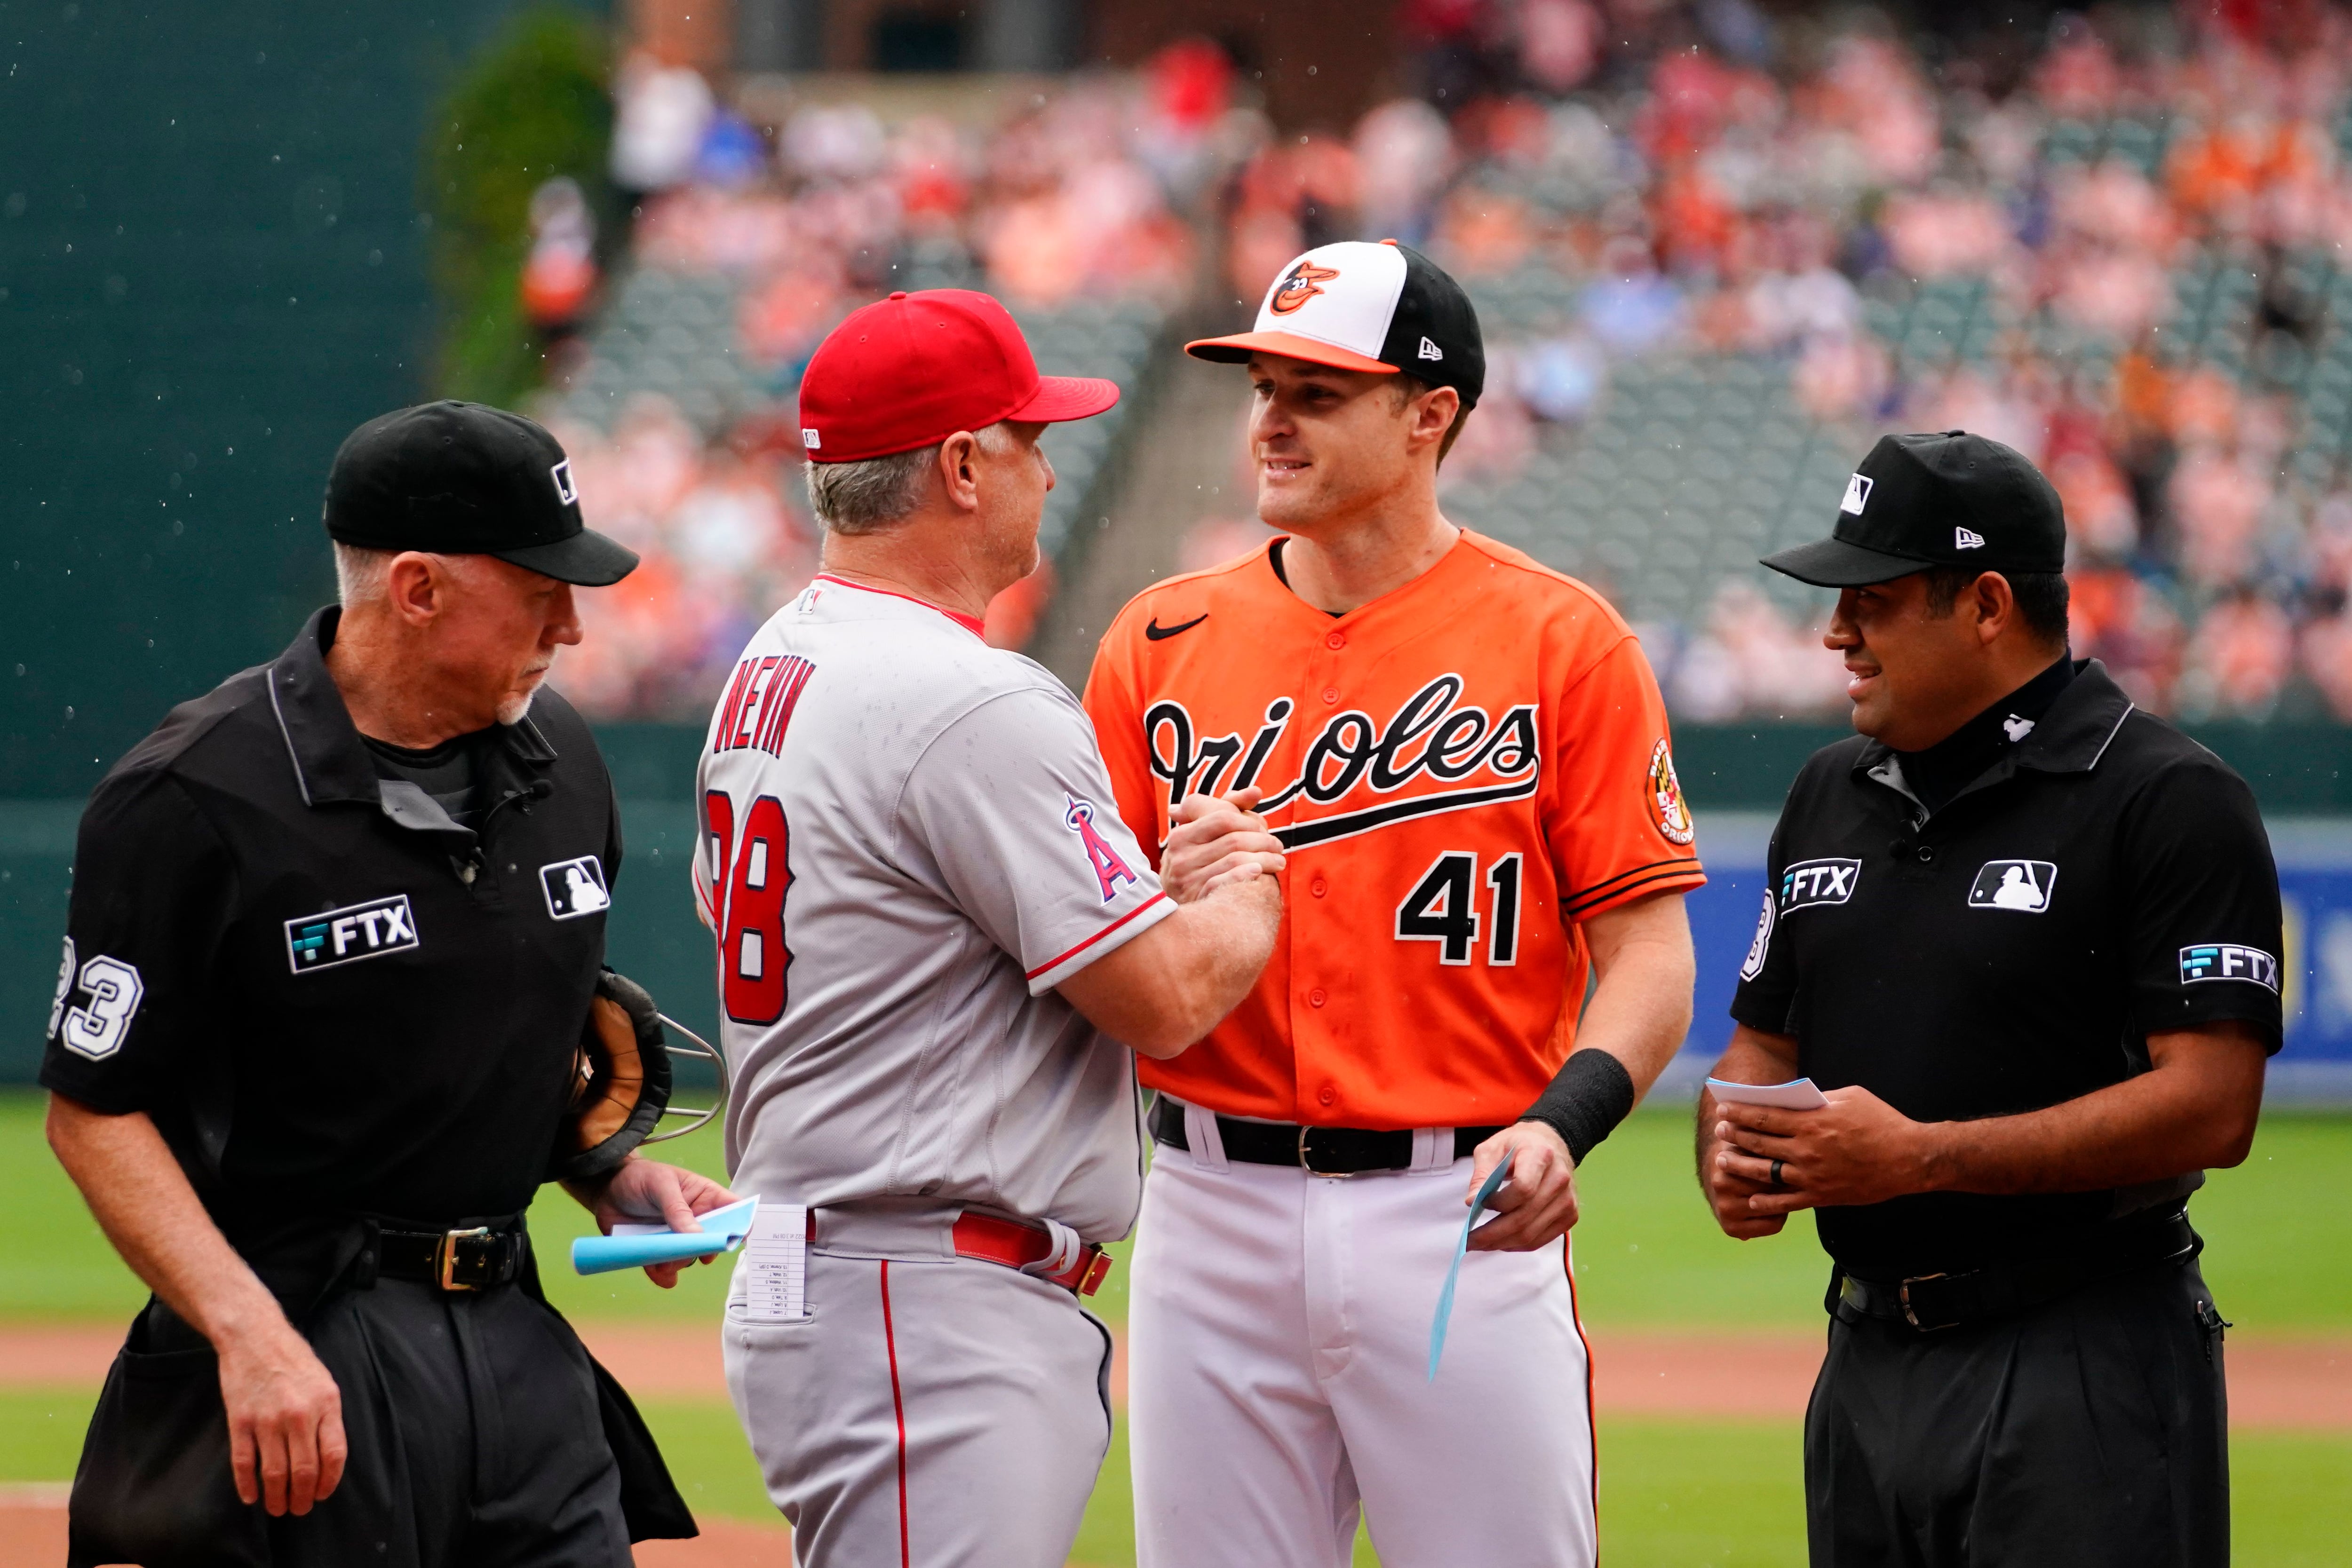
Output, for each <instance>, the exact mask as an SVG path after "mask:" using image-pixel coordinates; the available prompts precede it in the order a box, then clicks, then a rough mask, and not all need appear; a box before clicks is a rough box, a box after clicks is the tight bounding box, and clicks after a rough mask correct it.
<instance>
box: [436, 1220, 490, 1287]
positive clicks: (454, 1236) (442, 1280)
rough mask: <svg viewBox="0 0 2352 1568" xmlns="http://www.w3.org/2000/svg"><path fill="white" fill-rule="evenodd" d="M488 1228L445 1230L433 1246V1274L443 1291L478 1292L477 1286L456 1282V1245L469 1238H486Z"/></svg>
mask: <svg viewBox="0 0 2352 1568" xmlns="http://www.w3.org/2000/svg"><path fill="white" fill-rule="evenodd" d="M489 1233H490V1228H489V1227H488V1226H487V1225H477V1226H475V1227H474V1228H472V1229H471V1230H445V1231H443V1232H442V1233H441V1239H440V1240H438V1241H436V1242H435V1243H434V1244H433V1274H434V1278H435V1281H436V1282H437V1283H438V1284H439V1285H440V1287H441V1288H442V1289H443V1290H445V1291H478V1290H480V1289H481V1287H480V1286H479V1285H462V1284H459V1283H458V1282H457V1243H458V1242H460V1241H462V1240H464V1239H467V1237H471V1236H488V1234H489Z"/></svg>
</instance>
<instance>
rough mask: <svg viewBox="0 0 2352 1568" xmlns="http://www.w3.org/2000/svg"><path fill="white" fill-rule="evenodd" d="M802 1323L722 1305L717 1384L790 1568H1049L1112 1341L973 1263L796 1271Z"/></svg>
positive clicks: (1088, 1449) (1065, 1543) (1029, 1289)
mask: <svg viewBox="0 0 2352 1568" xmlns="http://www.w3.org/2000/svg"><path fill="white" fill-rule="evenodd" d="M808 1308H809V1315H808V1316H807V1317H806V1318H804V1319H802V1320H800V1321H798V1322H782V1323H763V1322H746V1321H745V1318H744V1313H743V1310H742V1305H741V1302H740V1298H739V1299H738V1300H736V1301H730V1303H729V1305H728V1309H727V1326H726V1331H725V1334H726V1356H727V1389H728V1393H729V1394H730V1396H732V1398H733V1399H734V1401H735V1413H736V1415H737V1416H738V1417H739V1418H740V1420H741V1421H742V1423H743V1430H744V1432H745V1433H746V1434H747V1435H748V1436H749V1437H750V1438H751V1449H752V1452H753V1453H754V1454H756V1455H757V1456H758V1457H759V1460H760V1469H761V1474H762V1475H763V1476H764V1477H765V1479H766V1480H767V1485H768V1496H769V1497H770V1498H772V1499H773V1500H774V1501H775V1504H776V1506H777V1508H779V1509H781V1510H782V1511H783V1515H784V1517H785V1519H787V1520H789V1521H791V1522H792V1526H793V1549H794V1556H795V1558H796V1560H797V1561H798V1563H800V1568H1062V1564H1064V1563H1066V1562H1067V1561H1068V1560H1069V1554H1070V1544H1071V1542H1073V1541H1074V1540H1076V1537H1077V1532H1078V1521H1079V1517H1080V1515H1082V1514H1083V1513H1084V1512H1085V1511H1086V1505H1087V1496H1088V1495H1089V1494H1090V1493H1091V1492H1092V1491H1093V1490H1094V1485H1095V1478H1096V1476H1097V1473H1098V1472H1099V1471H1100V1470H1101V1469H1102V1461H1103V1455H1104V1453H1105V1451H1106V1450H1107V1449H1108V1448H1109V1446H1110V1400H1109V1375H1110V1333H1109V1331H1108V1330H1107V1329H1105V1328H1104V1327H1103V1325H1102V1324H1101V1322H1098V1321H1097V1319H1096V1318H1095V1317H1094V1316H1093V1315H1092V1314H1091V1313H1088V1312H1085V1311H1083V1310H1082V1309H1081V1308H1080V1307H1079V1305H1078V1299H1077V1298H1076V1296H1074V1295H1072V1294H1071V1293H1070V1292H1069V1291H1066V1290H1064V1289H1063V1288H1062V1287H1061V1286H1059V1285H1049V1284H1047V1283H1045V1281H1042V1280H1038V1279H1034V1278H1032V1277H1031V1276H1029V1275H1026V1274H1023V1273H1020V1272H1019V1271H1017V1270H1013V1269H1008V1268H1005V1267H1003V1266H1002V1265H1000V1264H995V1263H988V1262H982V1261H980V1260H974V1259H967V1258H957V1259H950V1260H910V1259H883V1258H849V1257H835V1256H829V1255H826V1254H824V1253H819V1252H812V1253H811V1254H810V1256H809V1260H808Z"/></svg>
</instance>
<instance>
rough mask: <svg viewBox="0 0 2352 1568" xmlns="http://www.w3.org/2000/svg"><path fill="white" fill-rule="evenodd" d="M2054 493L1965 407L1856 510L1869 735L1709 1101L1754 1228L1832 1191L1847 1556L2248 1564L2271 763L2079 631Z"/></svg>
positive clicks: (1806, 847)
mask: <svg viewBox="0 0 2352 1568" xmlns="http://www.w3.org/2000/svg"><path fill="white" fill-rule="evenodd" d="M2064 556H2065V529H2064V525H2063V519H2062V517H2061V514H2060V510H2059V505H2058V497H2057V496H2056V494H2055V493H2054V492H2053V490H2052V489H2051V487H2050V486H2049V484H2048V482H2047V481H2045V480H2044V479H2043V478H2042V476H2041V475H2040V474H2039V473H2038V472H2036V471H2035V470H2034V468H2033V466H2032V465H2031V464H2030V463H2028V462H2027V461H2026V460H2025V459H2024V458H2023V457H2022V456H2021V455H2018V454H2017V453H2015V452H2013V451H2011V449H2009V448H2008V447H2006V446H2003V445H2001V444H1999V443H1997V442H1992V441H1988V440H1985V439H1984V438H1982V437H1981V436H1974V435H1969V434H1964V433H1961V432H1958V431H1953V432H1948V433H1946V434H1929V435H1894V436H1888V437H1886V438H1885V440H1883V441H1881V442H1880V443H1879V444H1878V445H1877V446H1876V447H1875V448H1874V450H1873V451H1872V452H1871V454H1870V455H1869V456H1868V457H1867V458H1866V459H1864V463H1863V465H1862V468H1861V471H1860V472H1859V473H1857V474H1856V475H1855V476H1853V480H1852V481H1851V483H1850V484H1849V485H1848V486H1847V490H1846V495H1845V499H1844V502H1843V506H1842V508H1841V511H1840V515H1839V517H1838V519H1837V525H1836V529H1835V535H1834V537H1833V538H1830V539H1826V540H1823V541H1822V542H1820V543H1818V544H1812V545H1807V546H1803V547H1801V548H1800V549H1791V550H1788V551H1785V552H1783V553H1781V554H1780V555H1776V556H1773V557H1771V558H1769V559H1767V560H1766V562H1765V564H1766V565H1767V566H1769V567H1772V568H1774V569H1775V570H1780V571H1783V572H1787V573H1788V574H1790V576H1792V577H1796V578H1798V579H1800V580H1803V581H1807V582H1811V583H1818V584H1821V585H1823V586H1827V587H1833V588H1836V589H1837V590H1839V594H1838V603H1837V609H1836V611H1835V612H1834V613H1833V614H1832V617H1831V620H1830V625H1829V632H1828V635H1827V637H1826V638H1825V639H1824V641H1826V642H1827V643H1828V644H1829V645H1830V646H1831V647H1832V648H1834V649H1836V650H1838V651H1839V652H1841V653H1843V654H1844V655H1845V664H1846V668H1847V670H1848V672H1849V673H1850V674H1851V677H1852V678H1851V681H1850V683H1849V685H1848V687H1847V691H1848V694H1849V695H1851V696H1852V698H1853V726H1854V728H1855V729H1857V730H1859V731H1860V732H1861V734H1860V735H1858V736H1857V737H1854V738H1853V739H1851V740H1845V741H1841V742H1839V743H1838V744H1836V745H1834V746H1831V747H1827V748H1825V749H1823V750H1822V751H1821V752H1819V753H1817V754H1815V755H1814V757H1813V758H1811V761H1809V762H1808V763H1807V764H1806V765H1805V768H1804V770H1803V771H1802V772H1801V773H1800V774H1799V775H1798V777H1797V781H1796V783H1795V785H1794V786H1793V787H1792V788H1791V789H1790V792H1789V799H1788V803H1787V805H1786V806H1785V807H1784V808H1783V809H1782V811H1781V814H1780V824H1779V826H1778V828H1777V829H1776V830H1775V831H1774V833H1773V835H1772V843H1771V850H1770V882H1769V893H1768V894H1767V896H1766V898H1765V900H1764V907H1763V911H1762V914H1761V916H1760V918H1759V923H1758V925H1757V931H1756V938H1755V941H1754V944H1753V945H1752V946H1751V948H1750V950H1749V953H1748V959H1747V962H1746V964H1745V965H1744V967H1742V969H1741V971H1740V986H1739V989H1738V997H1737V999H1736V1000H1735V1001H1734V1003H1733V1006H1732V1016H1733V1017H1734V1019H1737V1020H1738V1030H1736V1031H1735V1032H1734V1034H1733V1036H1732V1040H1731V1045H1730V1049H1729V1050H1728V1051H1726V1053H1725V1055H1724V1058H1723V1061H1722V1062H1721V1064H1720V1065H1719V1066H1718V1067H1717V1070H1716V1071H1717V1076H1718V1077H1721V1078H1724V1079H1727V1080H1729V1081H1732V1082H1748V1083H1775V1082H1782V1081H1784V1080H1788V1079H1792V1078H1796V1077H1798V1076H1800V1075H1805V1076H1809V1077H1811V1079H1813V1080H1814V1081H1815V1082H1816V1083H1818V1084H1819V1085H1820V1086H1821V1087H1822V1089H1823V1090H1825V1091H1826V1092H1827V1093H1828V1099H1829V1104H1828V1106H1827V1107H1826V1108H1824V1109H1816V1110H1811V1111H1781V1110H1769V1109H1764V1108H1760V1107H1757V1106H1752V1105H1746V1104H1735V1103H1717V1102H1716V1101H1715V1100H1714V1098H1713V1097H1712V1096H1709V1097H1707V1098H1706V1099H1704V1100H1703V1101H1702V1102H1701V1104H1700V1108H1699V1132H1700V1136H1699V1150H1698V1155H1699V1172H1700V1177H1701V1180H1702V1182H1703V1184H1704V1185H1705V1186H1706V1191H1707V1196H1708V1197H1709V1199H1710V1201H1711V1202H1712V1203H1713V1205H1714V1208H1715V1213H1716V1218H1717V1221H1718V1222H1719V1223H1720V1224H1721V1226H1722V1227H1723V1228H1724V1229H1725V1230H1726V1231H1727V1233H1729V1234H1730V1235H1732V1236H1735V1237H1740V1238H1748V1237H1756V1236H1765V1235H1769V1234H1771V1233H1773V1232H1775V1231H1777V1230H1779V1229H1780V1227H1781V1224H1782V1222H1783V1218H1784V1217H1785V1216H1787V1215H1788V1214H1790V1212H1792V1211H1794V1210H1796V1209H1800V1208H1813V1209H1817V1210H1818V1211H1819V1213H1818V1215H1817V1217H1816V1219H1817V1224H1818V1227H1819V1231H1820V1235H1821V1239H1822V1246H1823V1247H1824V1248H1825V1249H1827V1250H1828V1251H1829V1253H1830V1255H1831V1257H1832V1260H1834V1265H1835V1266H1834V1268H1833V1270H1832V1282H1831V1288H1830V1293H1829V1301H1828V1305H1829V1308H1830V1311H1831V1313H1832V1322H1831V1325H1830V1333H1829V1351H1828V1355H1827V1358H1826V1359H1825V1361H1824V1362H1823V1364H1822V1372H1821V1378H1820V1381H1819V1383H1818V1384H1817V1385H1816V1386H1815V1388H1814V1391H1813V1397H1812V1404H1811V1409H1810V1411H1809V1413H1808V1415H1807V1416H1806V1422H1805V1489H1806V1503H1807V1515H1808V1523H1809V1529H1810V1533H1811V1543H1812V1562H1813V1563H1814V1564H1815V1565H1816V1568H1863V1565H1865V1564H1867V1565H1869V1568H1883V1565H1886V1564H1906V1565H1916V1568H1962V1565H1967V1568H1992V1565H1994V1564H1999V1565H2001V1568H2030V1565H2035V1564H2051V1565H2053V1568H2058V1565H2063V1568H2102V1565H2105V1564H2115V1565H2116V1568H2122V1565H2124V1564H2129V1565H2130V1568H2210V1565H2211V1564H2215V1563H2226V1562H2227V1561H2228V1559H2229V1550H2230V1542H2229V1479H2228V1451H2227V1429H2226V1422H2225V1416H2224V1409H2223V1391H2222V1375H2221V1330H2222V1328H2223V1327H2224V1326H2225V1325H2224V1324H2223V1322H2222V1321H2221V1317H2220V1316H2219V1314H2218V1313H2217V1312H2215V1310H2214V1305H2213V1301H2212V1298H2211V1296H2210V1294H2209V1293H2208V1291H2206V1289H2205V1283H2204V1281H2203V1279H2202V1278H2201V1277H2200V1274H2199V1271H2198V1268H2197V1261H2196V1259H2197V1253H2198V1250H2199V1248H2200V1242H2199V1240H2198V1238H2197V1235H2196V1233H2195V1232H2194V1231H2193V1230H2191V1229H2190V1228H2189V1220H2188V1218H2187V1214H2186V1200H2187V1198H2188V1196H2189V1193H2190V1192H2192V1191H2194V1190H2195V1189H2196V1187H2197V1186H2200V1183H2201V1182H2202V1180H2203V1174H2202V1173H2203V1172H2204V1171H2205V1170H2206V1169H2207V1168H2209V1167H2212V1166H2234V1165H2236V1164H2238V1163H2239V1162H2240V1161H2242V1160H2243V1159H2244V1158H2245V1157H2246V1152H2247V1149H2248V1147H2249V1145H2251V1144H2252V1140H2253V1135H2254V1123H2255V1117H2256V1113H2257V1112H2258V1111H2259V1110H2260V1108H2261V1104H2262V1092H2263V1064H2264V1062H2265V1060H2266V1059H2267V1057H2268V1055H2269V1054H2270V1053H2271V1052H2272V1051H2276V1050H2277V1049H2278V1045H2279V1039H2280V1036H2279V1029H2280V1014H2279V950H2280V941H2279V935H2280V915H2279V894H2278V876H2277V872H2276V870H2275V869H2274V868H2273V864H2272V862H2271V854H2270V846H2269V842H2268V841H2267V839H2266V838H2265V837H2264V834H2263V824H2262V821H2261V819H2260V817H2259V816H2258V815H2257V814H2256V811H2255V809H2254V802H2253V799H2252V794H2251V793H2250V791H2249V790H2248V789H2247V788H2246V786H2245V783H2244V781H2243V780H2242V779H2239V778H2238V776H2237V775H2236V774H2234V773H2232V772H2231V770H2230V769H2229V768H2227V767H2225V766H2223V765H2222V763H2221V761H2220V760H2219V759H2218V758H2215V757H2214V756H2213V755H2212V754H2211V753H2210V752H2209V751H2206V750H2205V749H2204V748H2203V747H2200V746H2198V745H2197V744H2195V743H2194V742H2193V741H2190V740H2189V739H2188V738H2187V737H2183V736H2182V735H2181V734H2180V733H2179V731H2178V730H2176V729H2174V728H2173V727H2171V726H2169V725H2168V724H2166V723H2164V722H2163V721H2162V720H2160V719H2158V718H2154V717H2151V716H2148V715H2147V714H2145V713H2142V712H2140V711H2138V710H2137V709H2136V708H2135V707H2134V706H2132V703H2131V700H2130V698H2129V697H2128V696H2126V695H2125V693H2124V692H2123V691H2122V690H2121V689H2120V688H2119V687H2117V686H2116V684H2115V682H2114V681H2112V680H2110V679H2109V678H2108V677H2107V674H2106V672H2105V670H2103V669H2102V668H2101V667H2100V666H2099V664H2097V662H2096V661H2084V662H2083V663H2080V664H2077V663H2075V662H2074V661H2073V660H2072V659H2071V658H2070V657H2069V656H2068V651H2067V647H2066V583H2065V579H2064V577H2063V572H2062V569H2063V564H2064Z"/></svg>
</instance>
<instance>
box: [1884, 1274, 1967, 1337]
mask: <svg viewBox="0 0 2352 1568" xmlns="http://www.w3.org/2000/svg"><path fill="white" fill-rule="evenodd" d="M1950 1277H1951V1276H1950V1275H1948V1274H1914V1275H1913V1276H1911V1278H1909V1279H1907V1280H1906V1281H1903V1282H1902V1283H1900V1284H1899V1285H1897V1286H1895V1299H1896V1300H1898V1301H1901V1302H1902V1303H1903V1321H1904V1322H1906V1323H1909V1324H1910V1325H1911V1326H1912V1327H1913V1328H1915V1329H1916V1330H1918V1331H1919V1332H1920V1333H1936V1332H1937V1330H1938V1329H1948V1328H1957V1327H1958V1326H1959V1325H1958V1324H1957V1323H1923V1322H1920V1321H1919V1314H1918V1313H1917V1312H1915V1311H1913V1310H1912V1306H1911V1287H1912V1286H1914V1285H1924V1284H1926V1283H1927V1281H1930V1280H1947V1279H1949V1278H1950Z"/></svg>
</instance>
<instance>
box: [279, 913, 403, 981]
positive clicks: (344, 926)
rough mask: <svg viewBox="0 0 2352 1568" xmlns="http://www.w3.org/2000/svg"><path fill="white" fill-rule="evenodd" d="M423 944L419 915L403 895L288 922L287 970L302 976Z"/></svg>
mask: <svg viewBox="0 0 2352 1568" xmlns="http://www.w3.org/2000/svg"><path fill="white" fill-rule="evenodd" d="M417 946H423V944H422V943H421V942H420V941H419V940H418V938H417V935H416V915H415V912H414V911H413V910H411V909H410V908H409V907H408V894H404V893H395V894H393V895H392V896H391V897H389V898H371V899H369V900H368V901H367V902H366V903H365V904H345V905H344V906H343V907H342V908H341V909H329V910H325V911H322V912H321V913H320V914H317V915H298V916H297V917H295V918H294V919H292V920H289V921H288V922H287V923H286V967H288V968H289V969H291V970H293V971H294V972H295V973H296V974H298V975H308V974H310V973H311V972H312V971H314V970H318V969H331V968H333V967H335V966H336V965H338V964H356V963H358V962H359V961H360V960H361V959H362V958H381V957H383V956H384V955H385V954H387V953H404V952H406V951H408V950H409V949H410V948H412V947H417Z"/></svg>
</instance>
